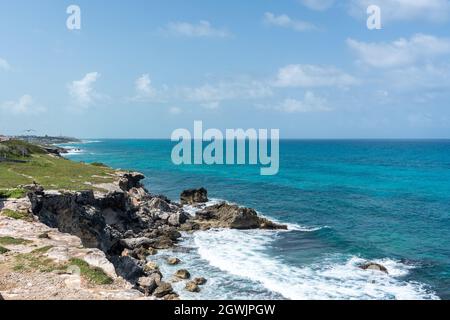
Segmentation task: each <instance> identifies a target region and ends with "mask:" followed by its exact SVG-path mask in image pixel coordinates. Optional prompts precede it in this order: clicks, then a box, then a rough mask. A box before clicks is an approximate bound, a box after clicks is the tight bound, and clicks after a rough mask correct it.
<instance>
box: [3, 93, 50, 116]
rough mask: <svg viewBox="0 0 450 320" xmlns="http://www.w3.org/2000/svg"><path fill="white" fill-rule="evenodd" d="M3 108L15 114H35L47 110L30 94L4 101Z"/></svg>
mask: <svg viewBox="0 0 450 320" xmlns="http://www.w3.org/2000/svg"><path fill="white" fill-rule="evenodd" d="M1 109H2V110H3V111H5V112H7V113H11V114H14V115H35V114H38V113H42V112H45V111H46V109H45V108H44V107H41V106H38V105H37V104H36V103H35V102H34V100H33V97H32V96H30V95H29V94H25V95H23V96H22V97H20V98H19V100H17V101H7V102H5V103H3V104H2V105H1Z"/></svg>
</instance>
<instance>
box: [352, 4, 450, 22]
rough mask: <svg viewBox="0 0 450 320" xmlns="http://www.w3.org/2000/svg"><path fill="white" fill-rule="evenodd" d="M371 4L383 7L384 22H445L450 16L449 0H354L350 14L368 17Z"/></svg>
mask: <svg viewBox="0 0 450 320" xmlns="http://www.w3.org/2000/svg"><path fill="white" fill-rule="evenodd" d="M369 5H378V6H379V7H380V8H381V17H382V20H383V22H388V21H411V20H426V21H432V22H443V21H446V20H448V18H449V17H450V1H449V0H352V1H351V3H350V14H351V15H353V16H356V17H367V15H366V9H367V7H368V6H369Z"/></svg>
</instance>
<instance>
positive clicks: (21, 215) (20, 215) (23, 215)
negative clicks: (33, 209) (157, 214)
mask: <svg viewBox="0 0 450 320" xmlns="http://www.w3.org/2000/svg"><path fill="white" fill-rule="evenodd" d="M1 214H2V215H4V216H5V217H9V218H12V219H16V220H24V221H33V219H32V218H31V216H30V215H29V214H28V213H27V212H20V211H14V210H10V209H3V210H2V211H1Z"/></svg>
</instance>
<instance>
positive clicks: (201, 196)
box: [180, 188, 208, 205]
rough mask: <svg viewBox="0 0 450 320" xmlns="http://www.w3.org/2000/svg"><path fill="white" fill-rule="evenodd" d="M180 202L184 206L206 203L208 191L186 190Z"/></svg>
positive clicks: (202, 189) (201, 189)
mask: <svg viewBox="0 0 450 320" xmlns="http://www.w3.org/2000/svg"><path fill="white" fill-rule="evenodd" d="M180 202H181V204H182V205H185V204H198V203H206V202H208V191H207V190H206V189H205V188H200V189H190V190H185V191H183V193H181V196H180Z"/></svg>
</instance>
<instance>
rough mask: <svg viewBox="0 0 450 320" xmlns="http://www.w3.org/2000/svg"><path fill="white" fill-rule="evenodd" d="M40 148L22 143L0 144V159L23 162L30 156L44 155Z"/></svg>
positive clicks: (17, 141) (20, 141)
mask: <svg viewBox="0 0 450 320" xmlns="http://www.w3.org/2000/svg"><path fill="white" fill-rule="evenodd" d="M45 153H46V152H45V150H44V149H42V148H41V147H39V146H37V145H34V144H31V143H28V142H25V141H22V140H9V141H4V142H2V143H0V157H1V158H3V159H8V160H23V159H26V158H28V157H30V156H31V155H32V154H45Z"/></svg>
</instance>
